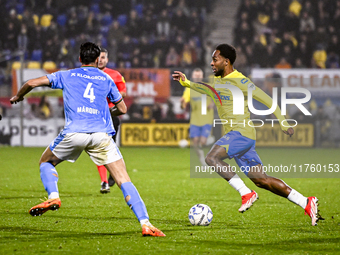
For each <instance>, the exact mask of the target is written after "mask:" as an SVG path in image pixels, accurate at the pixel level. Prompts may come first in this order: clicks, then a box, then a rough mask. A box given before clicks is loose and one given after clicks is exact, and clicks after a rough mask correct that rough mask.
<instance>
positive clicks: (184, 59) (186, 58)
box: [180, 44, 193, 67]
mask: <svg viewBox="0 0 340 255" xmlns="http://www.w3.org/2000/svg"><path fill="white" fill-rule="evenodd" d="M180 58H181V66H182V67H190V66H192V64H193V56H192V51H191V49H190V47H189V44H184V46H183V50H182V53H181V56H180Z"/></svg>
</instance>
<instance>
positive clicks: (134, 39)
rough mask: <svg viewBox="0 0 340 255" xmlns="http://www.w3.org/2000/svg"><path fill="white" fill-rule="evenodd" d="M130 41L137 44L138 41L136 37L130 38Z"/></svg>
mask: <svg viewBox="0 0 340 255" xmlns="http://www.w3.org/2000/svg"><path fill="white" fill-rule="evenodd" d="M131 41H132V42H133V43H134V44H139V41H138V39H137V38H131Z"/></svg>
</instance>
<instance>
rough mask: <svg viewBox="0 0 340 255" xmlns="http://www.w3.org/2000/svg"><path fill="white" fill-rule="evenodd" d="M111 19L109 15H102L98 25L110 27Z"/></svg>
mask: <svg viewBox="0 0 340 255" xmlns="http://www.w3.org/2000/svg"><path fill="white" fill-rule="evenodd" d="M112 21H113V19H112V16H111V15H104V16H103V18H102V19H101V21H100V23H101V24H102V25H103V26H110V25H111V23H112Z"/></svg>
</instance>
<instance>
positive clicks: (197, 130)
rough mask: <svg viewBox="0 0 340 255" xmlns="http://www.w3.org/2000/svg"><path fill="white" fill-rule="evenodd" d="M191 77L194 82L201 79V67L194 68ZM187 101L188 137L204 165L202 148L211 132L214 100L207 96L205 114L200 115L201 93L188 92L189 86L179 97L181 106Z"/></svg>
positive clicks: (183, 106) (185, 104) (184, 105)
mask: <svg viewBox="0 0 340 255" xmlns="http://www.w3.org/2000/svg"><path fill="white" fill-rule="evenodd" d="M191 78H192V80H193V81H194V82H200V81H202V80H203V71H202V69H200V68H196V69H194V70H193V72H192V75H191ZM188 103H190V138H191V141H192V145H193V147H194V149H195V151H196V153H197V155H198V157H199V160H200V162H201V164H202V166H205V165H206V163H205V156H204V152H203V149H202V148H203V147H204V146H205V145H206V143H207V138H208V136H209V135H210V133H211V128H212V122H213V119H214V102H213V101H212V100H211V98H210V97H208V98H207V103H208V107H207V114H206V115H201V108H202V102H201V94H200V93H198V92H197V91H194V90H192V91H191V92H190V88H185V90H184V93H183V96H182V98H181V107H182V108H183V109H185V108H186V106H187V104H188Z"/></svg>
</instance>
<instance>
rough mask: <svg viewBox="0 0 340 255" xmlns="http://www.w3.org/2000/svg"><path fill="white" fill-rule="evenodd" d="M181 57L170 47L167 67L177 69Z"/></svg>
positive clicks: (166, 60)
mask: <svg viewBox="0 0 340 255" xmlns="http://www.w3.org/2000/svg"><path fill="white" fill-rule="evenodd" d="M179 60H180V57H179V55H178V54H177V52H176V50H175V48H174V47H173V46H170V49H169V51H168V53H167V54H166V59H165V66H166V67H176V66H178V64H179Z"/></svg>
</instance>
